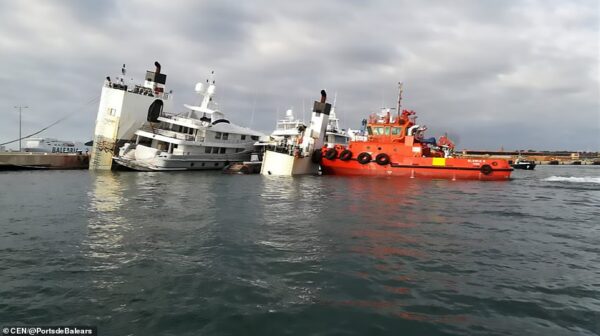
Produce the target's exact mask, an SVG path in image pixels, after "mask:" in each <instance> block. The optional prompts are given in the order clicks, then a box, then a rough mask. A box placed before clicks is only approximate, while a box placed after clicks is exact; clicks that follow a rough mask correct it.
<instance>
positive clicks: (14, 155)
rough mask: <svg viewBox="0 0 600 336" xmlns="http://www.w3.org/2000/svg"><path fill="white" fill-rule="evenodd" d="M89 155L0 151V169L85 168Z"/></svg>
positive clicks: (87, 164)
mask: <svg viewBox="0 0 600 336" xmlns="http://www.w3.org/2000/svg"><path fill="white" fill-rule="evenodd" d="M89 162H90V157H89V155H87V154H74V153H70V154H65V153H31V152H5V153H0V170H21V169H87V168H88V166H89Z"/></svg>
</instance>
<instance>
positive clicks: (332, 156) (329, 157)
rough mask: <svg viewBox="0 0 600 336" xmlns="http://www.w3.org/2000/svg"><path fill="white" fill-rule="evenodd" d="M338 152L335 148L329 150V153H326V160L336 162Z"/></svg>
mask: <svg viewBox="0 0 600 336" xmlns="http://www.w3.org/2000/svg"><path fill="white" fill-rule="evenodd" d="M337 154H338V153H337V150H335V148H329V149H328V150H327V152H325V158H326V159H327V160H335V159H336V158H337Z"/></svg>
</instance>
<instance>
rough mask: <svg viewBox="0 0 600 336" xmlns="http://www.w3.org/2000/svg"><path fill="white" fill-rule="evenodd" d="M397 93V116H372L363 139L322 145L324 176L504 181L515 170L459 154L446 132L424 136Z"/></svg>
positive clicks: (494, 161) (497, 161)
mask: <svg viewBox="0 0 600 336" xmlns="http://www.w3.org/2000/svg"><path fill="white" fill-rule="evenodd" d="M401 93H402V89H401V87H400V94H399V99H398V108H397V111H398V113H397V115H396V116H393V115H392V113H391V110H390V109H388V110H387V111H383V112H382V113H377V114H372V115H371V116H369V118H368V120H367V127H366V128H367V139H366V141H350V142H349V144H348V146H347V147H344V146H335V147H333V148H327V147H323V148H322V151H321V154H320V155H316V158H315V159H316V160H319V161H320V163H321V168H322V171H323V174H332V175H380V176H404V177H411V178H414V177H426V178H439V179H451V180H458V179H468V180H507V179H509V178H510V174H511V172H512V171H513V168H512V167H511V166H510V165H509V163H508V161H507V160H503V159H485V158H484V159H482V158H477V159H473V158H459V157H455V155H454V147H455V146H454V143H453V142H452V141H451V140H450V139H448V137H447V136H445V135H444V136H441V137H440V138H439V139H436V138H425V137H424V132H425V130H426V129H427V127H425V126H421V125H418V124H417V123H416V118H417V117H416V113H415V112H414V111H411V110H402V112H401V113H399V111H400V110H401V105H400V102H401Z"/></svg>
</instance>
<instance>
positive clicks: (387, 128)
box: [385, 126, 390, 135]
mask: <svg viewBox="0 0 600 336" xmlns="http://www.w3.org/2000/svg"><path fill="white" fill-rule="evenodd" d="M385 135H390V126H386V127H385Z"/></svg>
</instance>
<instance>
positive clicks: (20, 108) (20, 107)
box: [15, 105, 29, 152]
mask: <svg viewBox="0 0 600 336" xmlns="http://www.w3.org/2000/svg"><path fill="white" fill-rule="evenodd" d="M15 108H16V109H19V152H20V151H21V110H22V109H24V108H29V106H21V105H19V106H15Z"/></svg>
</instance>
